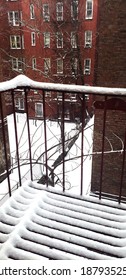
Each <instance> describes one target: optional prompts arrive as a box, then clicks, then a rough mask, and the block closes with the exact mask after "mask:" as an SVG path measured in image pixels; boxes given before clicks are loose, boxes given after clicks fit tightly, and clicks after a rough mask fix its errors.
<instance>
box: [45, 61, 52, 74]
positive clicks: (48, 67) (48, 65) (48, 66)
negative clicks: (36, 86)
mask: <svg viewBox="0 0 126 280" xmlns="http://www.w3.org/2000/svg"><path fill="white" fill-rule="evenodd" d="M50 69H51V60H50V58H44V73H45V74H47V73H49V72H50Z"/></svg>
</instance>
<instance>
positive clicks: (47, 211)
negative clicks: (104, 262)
mask: <svg viewBox="0 0 126 280" xmlns="http://www.w3.org/2000/svg"><path fill="white" fill-rule="evenodd" d="M82 258H86V259H114V258H126V205H125V204H123V203H121V204H120V205H119V204H118V203H117V202H114V201H110V200H106V199H102V200H99V199H98V198H96V197H91V196H83V197H81V196H76V195H70V194H67V193H62V192H61V191H56V190H55V189H54V188H51V187H48V188H45V187H43V186H42V185H40V184H37V183H33V182H30V181H26V183H25V184H24V185H23V186H22V187H20V188H19V189H18V190H17V191H16V192H15V193H14V195H13V196H12V197H11V198H10V199H9V200H8V201H6V202H5V203H4V204H3V205H2V206H1V208H0V259H2V260H3V259H17V260H18V259H27V260H30V259H31V260H32V259H36V260H37V259H54V260H55V259H56V260H62V259H64V260H65V259H66V260H67V259H68V260H69V259H82Z"/></svg>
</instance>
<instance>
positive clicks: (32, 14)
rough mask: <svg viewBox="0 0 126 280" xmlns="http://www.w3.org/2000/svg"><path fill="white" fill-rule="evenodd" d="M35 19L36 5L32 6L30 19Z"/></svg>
mask: <svg viewBox="0 0 126 280" xmlns="http://www.w3.org/2000/svg"><path fill="white" fill-rule="evenodd" d="M34 18H35V10H34V5H33V4H30V19H34Z"/></svg>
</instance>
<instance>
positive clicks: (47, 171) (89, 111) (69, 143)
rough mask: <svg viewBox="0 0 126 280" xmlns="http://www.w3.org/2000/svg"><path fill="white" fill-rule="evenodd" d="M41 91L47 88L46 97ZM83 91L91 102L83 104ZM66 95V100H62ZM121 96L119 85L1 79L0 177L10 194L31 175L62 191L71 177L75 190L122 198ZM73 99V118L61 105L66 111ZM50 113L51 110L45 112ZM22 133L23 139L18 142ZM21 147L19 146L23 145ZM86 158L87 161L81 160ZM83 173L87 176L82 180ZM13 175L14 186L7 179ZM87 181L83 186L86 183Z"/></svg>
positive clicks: (124, 139) (125, 93) (125, 146)
mask: <svg viewBox="0 0 126 280" xmlns="http://www.w3.org/2000/svg"><path fill="white" fill-rule="evenodd" d="M19 90H21V92H23V95H22V96H23V99H24V104H25V106H24V111H23V116H24V119H25V124H24V126H23V128H22V130H21V131H20V126H18V121H19V120H18V113H17V108H16V106H15V100H16V95H18V94H19ZM31 91H37V92H38V93H39V94H38V96H39V98H38V99H35V96H33V95H32V105H33V106H32V111H34V113H35V109H34V108H35V106H34V104H35V102H38V103H39V104H42V107H41V108H42V111H41V117H39V120H38V118H36V117H35V115H34V116H33V115H31V108H30V106H31V105H30V104H31V103H30V100H31ZM46 92H49V93H51V96H52V98H51V97H50V101H49V100H48V95H46ZM57 93H61V96H62V98H60V104H58V106H59V107H57V102H58V101H57V99H56V98H54V97H55V96H56V94H57ZM68 94H69V96H70V94H72V96H73V95H74V94H75V95H76V102H75V99H74V103H73V104H72V103H71V102H72V101H70V102H68ZM87 95H88V96H89V99H90V98H91V100H93V102H92V106H91V105H90V106H91V107H90V106H88V104H87V101H86V100H87V98H85V96H86V97H87ZM7 98H9V100H11V102H10V103H11V111H12V115H13V129H14V130H13V134H12V135H11V129H10V126H11V125H12V123H9V121H8V122H7V123H8V126H9V127H8V129H9V130H10V132H9V139H8V135H7V134H8V132H7V126H6V125H5V120H6V119H8V120H9V117H10V116H9V117H7ZM65 99H67V105H66V102H65ZM70 100H71V98H70ZM125 100H126V89H123V88H122V89H118V88H104V87H89V86H77V85H63V84H53V83H40V82H36V81H33V80H31V79H29V78H27V77H26V76H24V75H19V76H18V77H16V78H14V79H12V80H10V81H7V82H3V83H0V104H1V106H0V118H1V120H0V121H1V128H0V129H1V132H0V133H1V138H0V141H1V143H0V144H1V151H2V152H1V151H0V153H1V155H2V156H1V158H2V157H4V164H5V172H4V173H6V180H4V182H5V181H6V184H7V185H8V193H9V195H10V196H11V195H12V192H13V187H14V188H15V185H16V187H17V185H18V186H21V185H22V183H23V182H24V180H26V179H30V180H32V181H34V180H36V181H37V182H38V183H42V184H45V185H46V186H47V187H48V185H51V186H52V187H57V186H58V187H59V186H60V187H61V188H62V190H63V192H65V190H68V189H70V190H71V189H74V187H75V186H74V181H76V183H75V185H76V186H77V188H78V190H79V194H80V195H83V194H86V193H88V192H89V193H90V192H91V193H94V194H95V195H98V196H99V199H101V198H102V196H105V195H106V196H107V197H109V198H110V197H111V198H113V199H116V200H117V201H118V202H119V203H120V202H121V201H122V200H125V197H126V191H125V188H126V186H125V170H126V159H125V152H126V130H125V120H126V118H125V117H126V101H125ZM68 103H69V106H68ZM74 104H76V108H78V110H76V114H75V115H73V118H72V120H71V118H70V117H69V118H67V119H66V111H65V108H66V106H67V113H68V111H70V110H71V108H72V106H74ZM47 107H48V108H47ZM57 108H58V109H57ZM59 108H60V109H59ZM73 108H74V107H73ZM57 110H58V113H57ZM59 110H60V112H59ZM49 112H51V113H50V114H49ZM52 112H53V113H54V115H53V113H52ZM73 114H74V110H73ZM12 115H11V117H12ZM74 119H75V121H74ZM114 119H115V120H119V119H120V121H119V122H118V124H116V123H115V126H114V122H113V121H114ZM111 122H112V123H111ZM36 123H37V126H36ZM21 125H22V122H21ZM32 125H33V126H34V129H35V130H34V132H32V131H31V128H32ZM54 127H55V129H54ZM110 127H111V128H110ZM39 128H41V131H42V132H41V136H40V137H39V136H38V134H39ZM68 128H69V129H68ZM88 130H89V131H90V132H89V134H88V133H87V132H88ZM24 131H25V133H24ZM56 131H57V132H56ZM23 133H24V134H23ZM109 135H110V137H109ZM12 137H13V141H14V143H15V144H14V145H15V146H14V147H15V148H14V153H13V155H14V154H15V156H14V163H13V164H12V158H13V155H12V151H11V149H10V147H9V145H10V139H12ZM23 137H24V139H23V141H24V144H21V143H20V142H21V139H22V138H23ZM35 138H36V140H35ZM89 138H90V139H89ZM26 140H27V141H26ZM117 140H118V141H117ZM26 142H27V144H26V145H25V143H26ZM117 142H118V143H117ZM22 146H23V147H24V149H23V150H22V148H21V147H22ZM113 155H114V156H115V155H116V163H118V164H117V165H116V166H114V171H113V170H112V166H113V165H114V161H115V159H114V158H113ZM86 160H87V162H88V163H86ZM89 162H90V164H89ZM88 164H89V165H88ZM68 165H69V166H68ZM109 168H110V170H109ZM22 169H23V171H22ZM38 170H39V171H38ZM57 170H58V171H57ZM40 171H41V172H40ZM15 172H16V173H15ZM88 173H89V177H90V178H89V181H88V183H86V180H87V177H88ZM36 174H37V175H36ZM115 174H118V175H117V177H118V179H119V180H118V179H117V180H116V179H115ZM12 175H13V176H12ZM68 175H69V176H68ZM14 176H15V181H16V183H15V185H13V184H12V181H14ZM17 176H18V177H17ZM11 177H13V179H11ZM112 177H113V178H112ZM86 184H88V186H86V187H85V185H86ZM114 188H115V189H114ZM85 189H86V191H85ZM1 190H2V192H4V183H3V182H1ZM75 193H76V191H75Z"/></svg>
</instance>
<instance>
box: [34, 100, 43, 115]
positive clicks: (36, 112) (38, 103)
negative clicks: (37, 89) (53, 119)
mask: <svg viewBox="0 0 126 280" xmlns="http://www.w3.org/2000/svg"><path fill="white" fill-rule="evenodd" d="M37 106H41V109H42V110H41V113H40V110H37ZM35 116H36V117H38V118H42V117H43V103H41V102H35Z"/></svg>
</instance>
